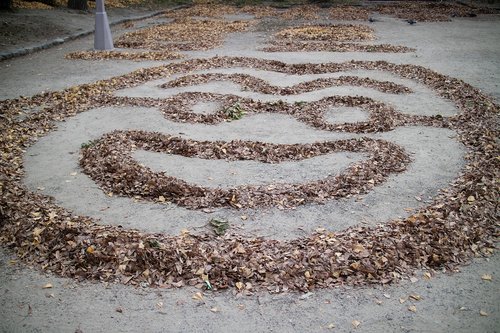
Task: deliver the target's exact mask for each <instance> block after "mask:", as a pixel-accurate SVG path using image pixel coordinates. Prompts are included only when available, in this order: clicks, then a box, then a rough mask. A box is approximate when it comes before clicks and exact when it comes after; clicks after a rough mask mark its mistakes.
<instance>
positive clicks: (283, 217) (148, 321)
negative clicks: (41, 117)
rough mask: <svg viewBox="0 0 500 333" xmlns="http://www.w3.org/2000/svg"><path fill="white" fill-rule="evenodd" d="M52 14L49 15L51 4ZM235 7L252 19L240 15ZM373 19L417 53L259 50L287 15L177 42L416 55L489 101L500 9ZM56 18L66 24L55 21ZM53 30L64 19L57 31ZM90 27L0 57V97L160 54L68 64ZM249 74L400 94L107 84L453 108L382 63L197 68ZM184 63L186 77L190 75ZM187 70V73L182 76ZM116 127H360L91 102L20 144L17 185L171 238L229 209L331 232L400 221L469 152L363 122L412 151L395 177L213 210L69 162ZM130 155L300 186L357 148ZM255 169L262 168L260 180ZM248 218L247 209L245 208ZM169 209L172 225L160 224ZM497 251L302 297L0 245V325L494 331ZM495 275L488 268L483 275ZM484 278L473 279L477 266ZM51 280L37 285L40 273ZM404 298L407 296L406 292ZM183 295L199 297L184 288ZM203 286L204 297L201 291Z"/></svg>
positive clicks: (222, 50) (289, 57)
mask: <svg viewBox="0 0 500 333" xmlns="http://www.w3.org/2000/svg"><path fill="white" fill-rule="evenodd" d="M49 16H50V15H49ZM237 18H239V19H248V18H249V17H246V16H241V17H240V16H238V17H237ZM377 19H379V21H377V22H375V23H373V24H372V25H371V27H372V28H373V29H374V30H375V35H376V37H377V40H376V42H377V43H380V44H382V43H390V44H393V45H403V46H407V47H411V48H415V49H416V52H410V53H403V54H399V53H398V54H395V53H387V54H385V53H363V52H348V53H330V52H316V53H312V52H311V53H306V52H300V53H265V52H262V51H260V50H259V49H260V47H262V46H263V45H264V43H265V42H266V40H267V38H268V37H269V35H270V33H271V32H274V31H275V30H273V29H279V28H281V27H282V26H283V24H282V22H280V21H276V20H268V21H264V22H263V23H262V24H261V25H259V26H257V27H256V28H255V29H252V30H250V31H248V32H242V33H236V34H231V35H229V36H228V37H227V38H226V39H225V42H224V44H223V45H222V46H221V47H219V48H216V49H213V50H209V51H191V52H184V54H185V56H186V58H187V59H189V58H194V57H211V56H216V55H229V56H245V57H257V58H263V59H273V60H280V61H283V62H287V63H327V62H343V61H347V60H351V59H355V60H387V61H390V62H393V63H398V64H406V63H408V64H417V65H422V66H424V67H427V68H431V69H433V70H436V71H438V72H439V73H443V74H446V75H450V76H452V77H456V78H459V79H462V80H464V81H465V82H467V83H470V84H471V85H473V86H475V87H477V88H479V89H481V90H482V91H483V92H484V93H485V94H487V95H489V96H492V97H493V98H494V99H496V101H497V102H498V101H500V93H499V91H500V90H499V89H498V82H500V80H499V79H500V63H499V62H500V57H499V53H500V46H499V45H500V38H499V34H498V32H499V31H500V19H499V17H498V16H495V15H490V16H479V17H477V18H456V19H454V20H453V21H451V22H440V23H433V22H428V23H420V22H419V23H418V24H416V25H408V24H407V23H406V22H404V21H402V20H399V19H394V18H390V17H386V16H380V17H377ZM164 21H165V18H159V17H158V18H153V19H147V20H144V21H141V22H138V23H136V24H135V26H134V27H128V28H127V27H122V26H118V27H114V28H113V33H114V34H115V35H120V34H122V33H124V32H125V31H129V30H131V29H132V30H133V29H137V28H141V27H146V26H151V25H154V24H157V23H160V22H164ZM66 28H68V27H67V26H66ZM64 29H65V28H64V27H63V28H61V31H65V30H64ZM92 42H93V39H92V36H89V37H85V38H82V39H78V40H75V41H71V42H68V43H65V44H62V45H60V46H58V47H57V48H52V49H49V50H45V51H42V52H39V53H35V54H32V55H29V56H26V57H22V58H17V59H12V60H8V61H3V62H1V63H0V66H1V72H0V73H1V74H0V77H1V78H2V82H4V84H2V86H1V87H0V97H1V98H2V99H7V98H15V97H17V96H19V95H24V96H31V95H33V94H35V93H38V92H41V91H47V90H60V89H63V88H66V87H70V86H73V85H76V84H82V83H86V82H93V81H95V80H98V79H105V78H109V77H112V76H116V75H121V74H125V73H128V72H130V71H132V70H134V69H137V68H141V67H147V66H157V65H159V64H160V63H158V62H152V61H144V62H140V63H138V62H131V61H109V60H108V61H78V60H66V59H64V55H66V54H67V53H69V52H73V51H81V50H87V49H90V48H91V47H92ZM207 72H214V73H245V74H249V75H252V76H255V77H259V78H262V79H264V80H266V81H267V82H268V83H269V84H271V85H275V86H290V85H294V84H297V83H300V82H306V81H311V80H314V79H317V78H319V77H338V76H340V75H353V76H361V77H366V76H368V77H370V78H373V79H377V80H382V81H384V80H386V81H392V82H395V83H399V84H403V85H405V86H407V87H409V88H411V89H412V91H413V92H412V93H410V94H389V93H382V92H380V91H377V90H375V89H370V88H364V87H352V86H340V87H328V88H325V89H321V90H317V91H314V92H309V93H303V94H299V95H288V96H274V95H267V94H262V93H259V92H255V91H252V90H251V89H241V87H240V86H239V85H238V84H234V83H232V82H229V81H213V82H208V83H205V84H201V85H190V86H188V87H175V88H168V89H165V88H161V87H160V85H162V84H163V83H166V82H169V81H170V80H172V79H175V78H177V77H179V76H182V75H176V76H174V77H170V78H167V79H160V80H157V81H150V82H147V83H145V84H142V85H139V86H136V87H133V88H126V89H123V90H120V91H118V92H116V95H117V96H129V97H170V96H174V95H175V94H177V93H180V92H186V91H196V92H199V91H201V92H210V93H220V92H224V93H231V94H235V95H237V96H241V97H248V98H253V99H259V100H262V101H266V102H273V101H277V100H283V101H285V102H290V103H294V102H313V101H316V100H318V99H321V98H323V97H326V96H330V95H362V96H367V97H371V98H373V99H375V100H377V101H382V102H384V103H387V104H390V105H392V106H393V107H394V108H395V109H396V110H398V111H399V112H401V113H404V114H409V115H427V116H429V115H436V114H439V115H442V116H450V115H453V114H455V113H456V112H457V110H456V109H455V107H454V105H452V104H451V103H449V102H448V101H445V100H443V99H441V98H440V97H439V96H438V95H437V94H436V93H435V92H433V91H431V90H430V89H428V88H427V87H425V86H423V85H420V84H418V83H417V82H415V81H412V80H406V79H401V78H399V77H395V76H393V75H391V74H389V73H387V72H378V71H375V72H373V71H362V70H354V71H346V72H341V73H335V74H318V75H316V74H315V75H289V74H284V73H277V72H273V71H263V70H260V69H255V68H231V69H215V70H214V69H211V70H207V71H199V72H197V73H207ZM186 74H188V73H186ZM189 74H193V73H189ZM215 108H217V104H216V103H215V104H214V103H212V104H210V103H205V104H203V103H201V104H198V105H197V106H196V108H195V110H194V111H195V112H199V113H210V112H213V111H214V109H215ZM351 111H352V112H347V111H346V109H332V110H330V111H329V112H328V114H327V116H326V118H327V119H328V120H329V121H331V122H333V123H335V122H353V121H362V120H364V119H366V117H367V115H366V113H365V112H364V111H363V110H359V109H354V110H351ZM114 129H123V130H128V129H140V130H147V131H159V132H163V133H169V134H175V135H180V136H182V137H184V138H189V139H194V140H233V139H243V140H254V141H256V140H258V141H264V142H270V143H311V142H316V141H323V140H337V139H344V138H356V137H359V136H360V135H359V134H351V133H345V132H343V133H340V132H329V131H321V130H317V129H314V128H313V127H310V126H308V125H306V124H304V123H302V122H298V121H297V120H296V119H294V118H292V117H289V116H286V115H279V114H273V113H263V114H256V115H245V116H244V117H243V118H242V119H240V120H237V121H232V122H224V123H221V124H218V125H205V124H187V123H178V122H174V121H170V120H167V119H165V118H164V117H163V116H162V114H161V113H160V112H158V110H157V109H155V108H145V107H141V108H138V107H107V108H97V109H93V110H90V111H87V112H85V113H82V114H79V115H77V116H75V117H71V118H69V119H68V120H67V121H65V122H64V123H61V124H59V126H58V128H57V130H55V131H53V132H52V133H50V134H49V135H47V136H45V137H43V138H42V139H40V140H39V141H38V142H37V143H36V144H34V145H33V146H31V147H30V148H29V150H28V151H27V152H26V153H25V155H24V164H25V170H26V176H25V178H24V180H23V181H24V183H25V185H26V186H27V187H28V188H29V189H30V190H33V191H40V192H41V193H44V194H46V195H50V196H52V197H54V198H55V199H56V202H57V203H58V204H59V205H61V206H63V207H65V208H68V209H70V210H71V211H73V212H74V214H76V215H89V216H91V217H94V218H98V219H100V223H103V224H111V225H122V226H123V227H125V228H136V229H139V230H141V231H150V232H165V233H168V234H179V233H180V232H182V230H183V229H188V230H190V232H192V233H194V234H196V233H203V232H210V228H209V227H207V221H208V220H209V219H210V218H212V217H214V218H224V219H227V220H228V221H230V224H231V229H232V230H233V231H237V232H239V233H242V234H245V235H254V236H262V237H264V238H268V239H293V238H297V237H302V236H305V235H307V234H310V233H311V232H312V231H314V230H315V229H317V228H326V229H327V230H329V231H340V230H343V229H345V228H347V227H350V226H355V225H360V224H362V225H375V224H377V223H383V222H386V221H388V220H391V219H394V218H398V217H405V216H408V215H409V214H410V212H411V211H412V210H414V209H418V208H420V207H423V206H424V205H426V203H428V202H429V201H430V199H431V198H432V197H434V196H436V195H437V194H438V193H439V190H440V189H442V188H446V187H447V185H448V184H449V183H450V182H451V181H452V180H453V179H454V178H456V177H457V176H458V175H459V173H460V172H461V168H462V167H463V165H464V154H465V149H464V147H463V146H462V144H461V143H460V142H459V141H458V140H457V138H456V133H455V132H453V131H451V130H449V129H442V128H434V127H425V126H410V127H398V128H396V129H395V130H393V131H389V132H384V133H375V134H367V135H365V136H368V137H370V138H377V139H378V138H381V139H384V140H388V141H390V142H393V143H396V144H398V145H400V146H401V147H403V148H404V149H405V150H406V151H407V152H408V153H409V154H410V156H411V158H412V163H411V164H410V166H409V168H408V169H407V170H406V171H405V172H403V173H399V174H394V175H391V176H390V177H389V179H388V180H387V181H386V182H384V183H383V184H381V185H379V186H376V187H375V188H374V189H373V190H372V191H370V192H369V193H368V194H366V195H363V196H360V197H353V198H348V199H340V200H332V201H328V202H326V203H325V204H322V205H317V204H311V205H303V206H300V207H298V208H297V209H295V210H281V209H279V208H273V207H271V208H266V209H258V208H256V209H248V210H244V211H235V210H234V209H228V208H217V209H215V210H213V211H210V212H208V213H207V212H202V211H198V210H189V209H185V208H182V207H179V206H175V205H164V204H155V203H150V202H142V201H141V202H134V201H133V200H131V199H127V198H123V197H118V196H113V197H110V196H108V195H107V194H106V193H103V191H102V190H101V189H100V188H99V187H98V186H97V185H96V183H95V182H94V181H92V180H91V179H90V178H89V177H88V176H86V175H85V174H83V173H82V170H81V169H80V167H79V164H78V153H79V150H80V147H81V145H82V143H86V142H89V141H90V140H94V139H97V138H99V137H100V136H101V135H103V134H104V133H107V132H109V131H112V130H114ZM134 157H135V158H136V159H137V160H138V161H139V162H140V163H142V164H144V165H147V166H149V167H150V168H151V169H153V170H157V171H163V170H164V171H167V173H168V174H170V175H173V176H175V177H178V178H181V179H184V180H186V181H188V182H192V183H196V184H200V185H203V186H207V187H218V186H220V187H231V186H238V185H242V184H258V183H264V184H265V183H269V182H276V183H279V182H280V181H282V182H283V181H287V182H303V181H309V180H314V179H320V178H322V177H325V176H326V175H328V174H331V173H333V174H336V173H338V172H341V171H342V170H344V169H345V168H346V167H347V166H348V165H350V164H351V163H354V162H357V161H359V160H362V159H365V158H366V156H364V155H363V154H359V153H338V154H331V155H323V156H319V157H316V158H313V159H308V160H304V161H300V162H295V163H281V164H279V165H277V166H276V167H275V166H274V165H267V164H262V163H257V162H253V161H239V162H227V161H222V160H201V159H194V160H192V159H187V158H185V157H182V156H179V155H161V154H158V153H152V152H149V151H142V150H139V151H137V152H136V153H135V154H134ZM262 174H265V177H262ZM241 216H245V218H244V219H243V218H241ZM165 221H169V222H168V223H166V222H165ZM498 267H499V262H498V256H493V257H491V258H488V259H484V258H483V259H477V260H475V261H474V262H472V263H471V264H470V265H468V266H465V267H462V268H460V269H459V271H458V272H455V273H454V274H450V273H449V272H446V273H443V272H435V273H433V275H432V276H431V277H430V278H429V276H428V275H426V274H425V273H426V272H424V271H417V272H416V274H415V276H414V279H413V280H411V281H410V280H406V281H403V282H400V283H399V284H396V285H391V286H378V285H376V286H371V287H363V288H360V287H354V288H353V287H349V286H346V287H342V286H341V287H338V288H334V289H323V290H322V289H318V290H314V291H313V292H311V293H307V294H300V293H284V294H278V295H275V294H269V293H267V292H257V293H254V294H253V295H250V296H243V295H242V294H237V295H236V293H235V292H234V291H235V290H229V291H225V292H216V293H212V292H209V291H205V292H203V295H198V296H196V293H197V292H199V290H198V289H194V288H190V287H185V288H181V289H178V290H171V289H169V290H165V289H150V288H142V287H129V286H123V285H114V284H104V283H91V282H84V283H76V282H75V281H73V280H70V279H63V278H58V277H55V276H53V275H46V274H43V273H39V272H38V271H36V270H33V269H30V268H29V267H25V266H24V265H23V264H21V263H19V261H17V260H16V258H15V257H13V255H12V254H11V253H9V252H7V251H6V250H2V253H1V257H0V281H1V283H0V285H1V286H2V289H1V290H0V293H1V295H2V297H1V301H0V314H1V315H0V317H1V318H4V319H5V320H1V322H0V331H5V332H16V331H20V332H75V331H77V330H81V331H83V332H96V331H111V332H135V331H138V330H147V331H152V332H163V331H172V332H183V331H194V332H211V331H214V332H215V331H223V332H225V331H227V332H233V331H242V332H246V331H274V332H294V331H297V332H300V331H330V330H333V331H340V332H349V331H360V332H384V331H389V332H496V331H498V330H499V327H500V320H499V313H500V312H499V310H500V304H499V302H498V297H497V295H498V293H499V291H500V290H499V284H498V282H497V276H499V269H498ZM485 276H486V277H488V276H491V277H492V279H491V281H490V279H488V278H486V279H484V277H485ZM482 277H483V278H482ZM49 283H50V284H51V287H50V288H45V289H44V286H47V284H49ZM411 295H413V297H412V296H411ZM193 296H194V298H193ZM200 296H201V297H200Z"/></svg>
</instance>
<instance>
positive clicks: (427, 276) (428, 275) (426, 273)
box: [424, 272, 432, 280]
mask: <svg viewBox="0 0 500 333" xmlns="http://www.w3.org/2000/svg"><path fill="white" fill-rule="evenodd" d="M431 278H432V275H431V273H429V272H425V273H424V279H426V280H430V279H431Z"/></svg>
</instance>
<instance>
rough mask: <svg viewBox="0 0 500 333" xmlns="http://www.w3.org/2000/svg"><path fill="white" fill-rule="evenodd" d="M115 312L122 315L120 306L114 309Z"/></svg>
mask: <svg viewBox="0 0 500 333" xmlns="http://www.w3.org/2000/svg"><path fill="white" fill-rule="evenodd" d="M115 311H116V312H118V313H123V308H122V307H121V306H119V307H117V308H116V309H115Z"/></svg>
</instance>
